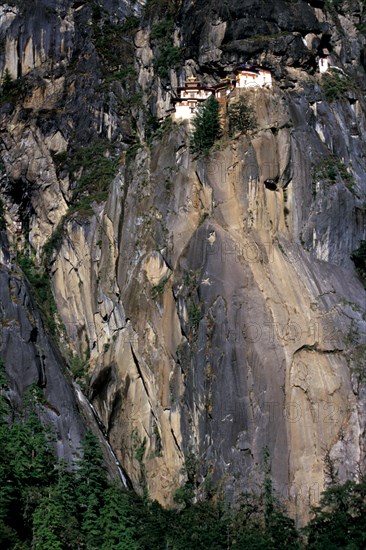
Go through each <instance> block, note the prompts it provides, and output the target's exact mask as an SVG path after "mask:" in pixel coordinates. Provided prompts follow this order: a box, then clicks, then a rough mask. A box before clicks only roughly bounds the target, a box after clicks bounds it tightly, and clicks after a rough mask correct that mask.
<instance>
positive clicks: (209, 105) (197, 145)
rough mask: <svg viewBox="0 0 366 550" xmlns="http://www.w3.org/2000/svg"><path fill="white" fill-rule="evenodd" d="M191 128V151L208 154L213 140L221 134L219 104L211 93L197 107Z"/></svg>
mask: <svg viewBox="0 0 366 550" xmlns="http://www.w3.org/2000/svg"><path fill="white" fill-rule="evenodd" d="M193 128H194V129H193V135H192V139H191V150H192V152H193V153H198V154H202V153H203V154H208V153H209V151H210V149H211V147H212V146H213V144H214V143H215V141H216V140H217V139H218V138H219V137H220V136H221V124H220V106H219V103H218V101H217V99H216V98H215V97H214V96H213V95H212V96H210V97H209V98H208V100H207V101H205V103H204V104H203V105H201V106H200V107H198V109H197V111H196V115H195V117H194V119H193Z"/></svg>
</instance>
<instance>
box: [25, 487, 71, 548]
mask: <svg viewBox="0 0 366 550" xmlns="http://www.w3.org/2000/svg"><path fill="white" fill-rule="evenodd" d="M66 519H67V518H65V517H64V510H63V507H62V505H61V503H60V502H58V501H57V499H56V498H55V494H54V491H52V490H50V491H49V494H48V495H46V496H44V497H43V498H42V500H41V502H40V503H39V506H38V507H37V508H36V510H35V512H34V514H33V539H32V549H33V550H63V549H64V546H63V544H62V542H61V536H62V532H63V529H64V524H65V521H66Z"/></svg>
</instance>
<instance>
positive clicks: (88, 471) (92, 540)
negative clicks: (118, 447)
mask: <svg viewBox="0 0 366 550" xmlns="http://www.w3.org/2000/svg"><path fill="white" fill-rule="evenodd" d="M78 466H79V469H78V471H77V481H78V488H77V500H78V503H79V509H80V514H81V532H82V534H83V535H84V538H85V543H86V548H88V549H94V548H98V549H99V548H100V542H101V539H102V537H101V533H100V530H99V514H100V510H101V508H102V507H103V497H104V491H105V490H106V489H107V486H108V484H107V475H106V471H105V467H104V462H103V455H102V452H101V449H100V445H99V442H98V440H97V438H96V437H95V435H94V434H93V433H92V432H91V431H87V432H86V434H85V436H84V439H83V442H82V458H81V459H80V460H79V464H78Z"/></svg>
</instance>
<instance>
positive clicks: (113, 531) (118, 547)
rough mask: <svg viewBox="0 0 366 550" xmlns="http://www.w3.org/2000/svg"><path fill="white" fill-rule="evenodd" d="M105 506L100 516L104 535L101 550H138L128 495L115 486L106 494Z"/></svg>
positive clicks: (101, 529)
mask: <svg viewBox="0 0 366 550" xmlns="http://www.w3.org/2000/svg"><path fill="white" fill-rule="evenodd" d="M104 500H105V504H104V507H103V509H102V512H101V516H100V522H99V525H100V531H101V533H103V544H102V546H101V550H110V549H111V548H113V549H114V550H138V549H139V548H140V546H139V545H138V543H137V541H136V540H135V537H136V529H135V527H134V522H133V516H132V510H131V505H130V501H129V497H128V495H127V494H126V493H125V492H123V491H122V490H121V489H120V488H119V487H116V486H113V487H110V488H109V489H107V491H106V492H105V494H104Z"/></svg>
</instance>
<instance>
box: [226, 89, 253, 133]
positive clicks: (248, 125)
mask: <svg viewBox="0 0 366 550" xmlns="http://www.w3.org/2000/svg"><path fill="white" fill-rule="evenodd" d="M228 117H229V134H230V136H232V135H233V134H235V132H240V133H243V134H244V133H246V132H248V131H249V130H255V128H256V127H257V119H256V116H255V112H254V109H253V107H251V106H250V105H248V104H247V102H246V100H245V99H244V97H241V98H239V100H238V101H235V102H233V103H230V105H229V108H228Z"/></svg>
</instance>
